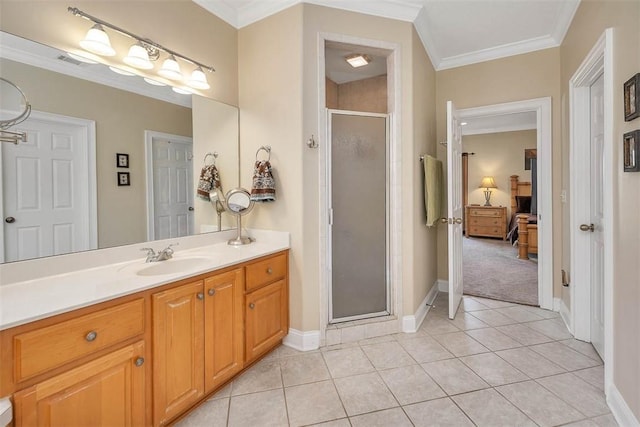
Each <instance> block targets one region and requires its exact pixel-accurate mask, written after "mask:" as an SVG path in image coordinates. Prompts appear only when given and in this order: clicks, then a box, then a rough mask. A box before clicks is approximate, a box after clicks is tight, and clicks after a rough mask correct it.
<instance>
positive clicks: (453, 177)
mask: <svg viewBox="0 0 640 427" xmlns="http://www.w3.org/2000/svg"><path fill="white" fill-rule="evenodd" d="M447 190H448V194H449V197H448V199H447V212H448V217H449V218H448V222H449V225H448V227H449V228H448V237H449V318H450V319H453V318H454V317H455V315H456V311H457V310H458V306H459V305H460V301H461V300H462V291H463V288H462V131H461V129H460V119H459V116H458V112H457V110H456V108H455V106H454V105H453V102H451V101H447Z"/></svg>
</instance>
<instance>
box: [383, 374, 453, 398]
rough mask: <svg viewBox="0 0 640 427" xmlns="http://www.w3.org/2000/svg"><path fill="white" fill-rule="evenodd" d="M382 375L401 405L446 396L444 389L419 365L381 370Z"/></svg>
mask: <svg viewBox="0 0 640 427" xmlns="http://www.w3.org/2000/svg"><path fill="white" fill-rule="evenodd" d="M380 376H381V377H382V380H383V381H384V382H385V383H386V384H387V387H389V390H391V393H393V395H394V396H395V397H396V400H397V401H398V402H399V403H400V404H401V405H408V404H410V403H416V402H422V401H424V400H430V399H435V398H438V397H444V396H445V393H444V391H442V389H441V388H440V387H439V386H438V385H437V384H436V383H435V381H433V380H432V379H431V378H430V377H429V375H427V374H426V372H425V371H424V369H422V367H420V366H418V365H412V366H405V367H402V368H396V369H388V370H386V371H381V372H380Z"/></svg>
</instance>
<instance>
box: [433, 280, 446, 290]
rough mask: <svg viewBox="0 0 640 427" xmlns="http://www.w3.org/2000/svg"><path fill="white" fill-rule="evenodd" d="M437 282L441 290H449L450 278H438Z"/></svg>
mask: <svg viewBox="0 0 640 427" xmlns="http://www.w3.org/2000/svg"><path fill="white" fill-rule="evenodd" d="M436 283H437V284H438V290H439V291H440V292H449V281H448V280H442V279H438V280H437V282H436Z"/></svg>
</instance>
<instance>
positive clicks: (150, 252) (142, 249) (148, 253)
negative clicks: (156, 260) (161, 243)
mask: <svg viewBox="0 0 640 427" xmlns="http://www.w3.org/2000/svg"><path fill="white" fill-rule="evenodd" d="M140 250H141V251H146V252H147V255H155V254H156V251H154V250H153V248H141V249H140Z"/></svg>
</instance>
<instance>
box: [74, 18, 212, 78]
mask: <svg viewBox="0 0 640 427" xmlns="http://www.w3.org/2000/svg"><path fill="white" fill-rule="evenodd" d="M67 10H68V11H69V12H70V13H72V14H73V15H75V16H79V17H81V18H84V19H86V20H88V21H92V22H93V23H95V24H100V25H102V26H103V27H108V28H111V29H112V30H114V31H117V32H118V33H120V34H123V35H125V36H127V37H130V38H132V39H134V40H136V41H138V42H140V43H141V44H142V46H144V47H145V49H147V50H149V46H150V47H152V48H154V49H157V50H161V51H163V52H166V53H168V54H169V55H173V56H175V57H176V58H180V59H182V60H184V61H187V62H190V63H192V64H193V65H196V66H198V67H201V68H203V69H205V70H207V71H209V72H211V73H212V72H214V71H215V68H213V67H211V66H209V65H205V64H203V63H201V62H198V61H196V60H194V59H191V58H189V57H187V56H184V55H181V54H179V53H177V52H175V51H173V50H171V49H169V48H166V47H164V46H162V45H161V44H159V43H156V42H154V41H153V40H149V39H145V38H143V37H140V36H138V35H135V34H133V33H132V32H129V31H127V30H124V29H122V28H120V27H118V26H115V25H113V24H111V23H109V22H107V21H103V20H102V19H100V18H96V17H95V16H92V15H89V14H88V13H85V12H83V11H81V10H80V9H78V8H77V7H71V6H69V7H68V8H67ZM149 56H152V53H151V52H149Z"/></svg>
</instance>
